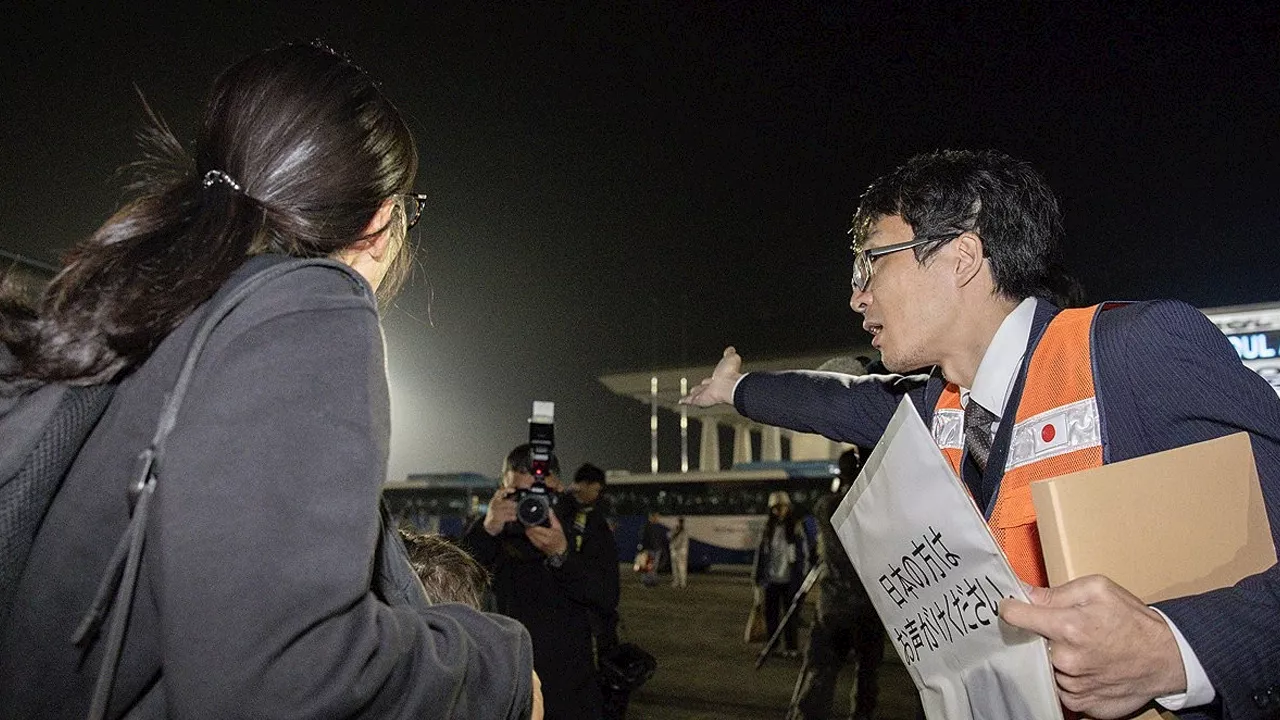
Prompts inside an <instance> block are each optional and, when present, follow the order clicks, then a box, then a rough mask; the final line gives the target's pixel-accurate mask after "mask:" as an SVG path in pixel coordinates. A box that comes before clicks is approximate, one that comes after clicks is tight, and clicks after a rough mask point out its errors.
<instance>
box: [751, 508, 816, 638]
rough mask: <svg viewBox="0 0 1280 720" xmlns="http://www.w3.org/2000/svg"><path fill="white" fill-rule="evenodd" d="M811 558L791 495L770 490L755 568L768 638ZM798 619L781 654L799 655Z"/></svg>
mask: <svg viewBox="0 0 1280 720" xmlns="http://www.w3.org/2000/svg"><path fill="white" fill-rule="evenodd" d="M808 557H809V539H808V537H807V536H806V535H805V532H804V525H803V524H802V523H801V522H800V520H799V519H797V518H795V517H793V516H792V513H791V496H790V495H788V494H787V492H786V491H785V490H775V491H773V492H771V493H769V519H768V520H766V521H765V524H764V531H763V532H762V533H760V542H759V543H758V544H757V545H756V556H755V564H754V568H753V570H752V577H753V578H754V579H755V583H756V587H757V588H759V590H760V592H762V593H763V594H764V622H765V630H766V632H767V633H768V637H773V634H774V633H775V632H777V630H778V625H779V623H780V622H781V619H782V615H783V614H784V613H786V611H787V608H788V607H789V606H790V604H791V600H792V598H794V597H795V595H796V593H797V592H799V591H800V585H801V584H802V583H803V582H804V576H805V561H806V559H807V558H808ZM798 620H799V616H798V615H795V614H793V615H792V616H791V619H790V620H788V621H787V626H786V627H785V628H783V631H782V637H783V643H784V647H783V650H782V652H781V655H782V657H788V658H794V657H799V655H800V652H799V650H798V649H797V645H798V642H797V638H796V628H797V627H798Z"/></svg>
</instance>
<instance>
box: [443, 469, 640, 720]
mask: <svg viewBox="0 0 1280 720" xmlns="http://www.w3.org/2000/svg"><path fill="white" fill-rule="evenodd" d="M547 465H548V470H549V473H548V475H547V476H546V478H545V485H546V487H547V489H548V490H551V491H552V492H553V493H554V494H555V497H556V501H555V504H554V506H553V507H552V510H551V512H550V513H549V514H548V517H547V521H548V523H547V524H546V525H528V526H526V525H524V524H522V523H521V522H520V521H519V520H518V519H517V516H516V500H515V496H516V495H517V493H519V492H521V491H525V490H528V489H530V488H531V487H533V485H534V483H535V479H534V476H533V446H531V445H529V444H524V445H519V446H517V447H516V448H515V449H513V450H512V451H511V452H510V453H508V454H507V457H506V459H505V460H504V461H503V463H502V486H501V487H499V488H498V490H497V491H496V492H495V493H494V494H493V498H492V499H491V500H490V501H489V508H488V511H487V512H486V514H485V516H484V518H482V519H481V520H479V521H477V522H474V523H472V525H471V527H469V528H468V529H467V530H466V532H464V533H463V536H462V546H463V547H464V548H466V550H467V551H468V552H470V553H471V554H472V556H473V557H475V558H476V560H478V561H479V562H480V564H481V565H483V566H484V567H486V568H488V569H489V570H490V571H491V572H492V573H493V595H494V598H495V599H496V601H497V605H498V612H500V613H502V614H503V615H507V616H509V617H512V618H515V619H516V620H519V621H520V623H521V624H522V625H524V626H525V627H526V628H528V629H529V633H530V635H532V636H533V661H534V668H535V669H536V670H537V671H538V675H539V677H540V678H541V679H542V693H543V699H544V702H545V704H546V713H547V717H548V718H554V719H556V720H599V719H600V717H601V716H602V714H603V698H602V695H601V689H600V684H599V676H598V674H597V667H596V656H595V652H594V647H593V645H594V637H595V636H594V635H593V632H592V623H593V617H598V616H606V615H616V614H617V608H618V549H617V546H616V545H615V544H614V541H613V535H612V533H610V532H609V528H608V527H607V526H606V525H605V523H604V521H603V520H602V519H601V518H598V517H593V516H592V515H593V514H592V513H586V512H583V511H582V510H581V508H580V506H579V504H578V501H577V500H576V499H575V497H574V496H573V495H572V494H569V493H564V492H562V491H563V489H564V488H563V484H562V482H561V480H560V461H559V460H558V459H557V458H556V456H555V455H554V454H553V455H551V457H550V459H549V461H548V463H547Z"/></svg>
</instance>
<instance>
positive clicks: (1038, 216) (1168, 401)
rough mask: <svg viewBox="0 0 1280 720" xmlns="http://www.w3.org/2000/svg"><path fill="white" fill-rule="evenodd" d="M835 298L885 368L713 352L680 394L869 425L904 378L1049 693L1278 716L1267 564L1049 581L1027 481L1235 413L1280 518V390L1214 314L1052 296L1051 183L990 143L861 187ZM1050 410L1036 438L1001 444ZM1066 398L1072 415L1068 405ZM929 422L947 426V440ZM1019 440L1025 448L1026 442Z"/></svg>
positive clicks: (1188, 436) (1207, 430)
mask: <svg viewBox="0 0 1280 720" xmlns="http://www.w3.org/2000/svg"><path fill="white" fill-rule="evenodd" d="M850 233H851V235H852V236H853V240H854V252H855V254H854V267H853V295H852V298H851V300H850V305H851V307H852V308H853V309H854V311H856V312H858V313H859V314H861V315H862V316H863V323H862V325H863V328H865V329H866V330H867V331H868V332H870V333H871V335H872V345H873V346H874V347H876V348H877V349H878V350H879V351H880V353H881V360H882V362H883V364H884V365H885V367H887V368H888V369H889V370H891V371H894V372H904V371H908V370H911V369H913V368H930V370H929V371H928V373H927V374H921V375H910V376H903V375H875V376H863V377H851V376H844V375H836V374H830V373H811V372H784V373H757V372H753V373H749V374H745V375H744V374H742V372H741V364H742V361H741V358H739V357H738V355H737V354H736V353H735V352H734V351H733V348H728V349H726V350H725V353H724V357H723V358H722V359H721V360H720V363H719V364H718V365H717V367H716V369H715V372H714V374H713V375H712V377H710V378H708V379H706V380H704V381H703V382H702V383H701V384H700V385H699V386H698V387H697V388H695V389H694V391H693V392H692V393H690V395H689V396H688V397H687V398H685V402H689V403H692V404H696V405H700V406H708V405H713V404H716V403H733V404H734V405H735V406H736V408H737V409H738V411H739V412H740V413H742V414H743V415H745V416H747V417H749V418H752V419H753V420H757V421H759V422H762V423H766V424H769V425H777V426H781V427H786V428H791V429H795V430H801V431H807V432H817V433H820V434H823V435H825V436H827V437H829V438H832V439H835V440H839V441H842V442H848V443H853V444H855V445H862V446H869V445H874V444H875V443H876V442H877V441H878V439H879V437H880V435H881V434H882V432H883V431H884V429H885V427H886V425H887V424H888V422H889V419H890V417H891V416H892V415H893V413H894V411H895V410H896V408H897V406H898V403H899V401H900V400H901V398H902V397H904V396H906V397H909V398H910V399H911V401H912V403H913V404H914V405H915V407H916V409H917V410H918V411H919V412H920V414H921V416H922V417H923V418H924V420H925V422H926V424H929V425H931V426H932V428H933V431H934V432H933V435H934V437H935V438H939V439H943V443H942V444H943V447H942V450H943V453H944V455H946V456H947V458H948V461H949V462H950V463H951V465H952V467H953V468H954V469H955V470H956V471H957V474H959V475H960V477H961V478H962V479H963V480H964V482H965V484H966V485H967V486H968V487H969V490H970V493H971V494H972V496H973V498H974V500H975V501H976V502H977V504H978V506H979V508H981V509H983V511H984V514H985V516H986V518H987V522H988V524H989V525H990V526H991V528H992V531H993V535H994V536H995V537H996V538H997V541H998V542H999V543H1000V545H1001V548H1002V549H1003V550H1004V551H1005V554H1006V555H1007V556H1008V558H1009V560H1010V564H1011V565H1012V566H1013V568H1014V570H1015V571H1016V572H1017V573H1018V575H1019V576H1020V577H1021V578H1022V579H1023V580H1024V581H1026V582H1028V583H1030V584H1032V585H1035V586H1037V587H1036V588H1034V589H1033V590H1032V591H1031V593H1030V594H1031V600H1032V603H1031V604H1025V603H1020V602H1017V601H1013V600H1009V601H1006V602H1004V603H1002V604H1001V607H1000V614H1001V616H1002V618H1003V619H1004V620H1005V621H1006V622H1009V623H1011V624H1013V625H1017V626H1020V627H1025V628H1027V629H1030V630H1032V631H1035V632H1037V633H1039V634H1041V635H1043V636H1045V637H1046V638H1048V639H1049V641H1050V643H1051V646H1052V647H1053V653H1052V659H1053V663H1054V666H1055V671H1056V678H1057V681H1058V688H1059V695H1060V697H1061V699H1062V701H1063V703H1064V704H1065V705H1066V706H1067V707H1068V708H1071V709H1073V710H1078V711H1081V712H1084V713H1085V714H1087V715H1089V716H1090V717H1096V718H1113V717H1119V716H1121V715H1124V714H1127V713H1129V712H1132V711H1133V710H1136V709H1138V708H1140V707H1142V706H1144V705H1146V704H1147V703H1149V702H1150V701H1152V700H1155V701H1157V702H1158V703H1159V704H1161V705H1163V706H1164V707H1166V708H1168V709H1171V710H1176V711H1178V712H1179V714H1180V716H1181V717H1183V718H1208V717H1232V718H1240V717H1250V718H1254V717H1257V718H1260V717H1277V715H1275V714H1266V713H1276V712H1280V643H1276V642H1275V638H1276V637H1280V569H1277V567H1274V566H1273V567H1272V568H1270V569H1269V570H1267V571H1266V572H1264V573H1261V574H1259V575H1256V576H1253V577H1250V578H1247V579H1245V580H1243V581H1241V582H1240V583H1238V584H1237V585H1236V586H1234V587H1231V588H1226V589H1223V590H1219V591H1213V592H1209V593H1204V594H1201V595H1196V596H1189V597H1184V598H1178V599H1175V600H1170V601H1167V602H1161V603H1157V606H1156V608H1154V609H1153V608H1149V607H1147V606H1146V605H1144V604H1142V603H1141V602H1140V601H1139V600H1138V599H1137V598H1136V597H1134V596H1133V595H1132V594H1130V593H1129V592H1127V591H1126V590H1124V589H1123V588H1121V587H1119V586H1118V585H1116V584H1115V583H1113V582H1111V581H1110V580H1108V579H1106V578H1102V577H1098V576H1094V577H1091V578H1082V579H1079V580H1076V581H1073V582H1070V583H1067V584H1064V585H1062V586H1060V587H1057V588H1055V589H1053V590H1052V591H1048V590H1044V589H1043V588H1044V586H1045V585H1047V579H1046V576H1045V571H1044V565H1043V559H1042V557H1041V555H1040V550H1039V543H1038V537H1037V535H1036V529H1035V521H1034V508H1033V507H1032V506H1031V501H1030V493H1029V492H1027V488H1028V485H1029V483H1030V482H1032V481H1035V480H1038V479H1044V478H1048V477H1053V476H1056V475H1060V474H1063V473H1065V472H1070V471H1072V470H1079V469H1084V468H1087V467H1095V466H1098V465H1101V464H1103V463H1110V462H1118V461H1121V460H1125V459H1129V458H1133V457H1137V456H1141V455H1147V454H1150V453H1154V452H1159V451H1162V450H1168V449H1171V448H1174V447H1179V446H1182V445H1187V444H1190V443H1194V442H1200V441H1203V440H1209V439H1212V438H1216V437H1220V436H1223V435H1227V434H1230V433H1233V432H1238V431H1240V430H1246V431H1248V432H1249V433H1250V435H1251V438H1252V441H1253V450H1254V455H1255V457H1256V459H1257V465H1258V474H1259V478H1260V480H1261V482H1262V488H1263V494H1264V496H1265V498H1266V502H1267V507H1268V512H1269V515H1270V517H1271V525H1272V531H1273V533H1276V534H1278V535H1280V398H1277V396H1276V395H1275V393H1274V392H1273V391H1272V390H1271V388H1270V387H1269V386H1268V385H1267V384H1266V382H1265V381H1262V380H1261V378H1259V377H1258V376H1257V375H1255V374H1254V373H1253V372H1251V371H1249V370H1248V369H1247V368H1245V367H1244V366H1243V365H1241V363H1240V362H1239V359H1238V358H1237V356H1236V354H1235V352H1234V351H1233V350H1232V349H1231V346H1230V344H1229V343H1228V342H1227V341H1226V338H1225V337H1224V336H1223V335H1222V333H1221V332H1219V331H1218V330H1217V328H1215V327H1214V326H1213V324H1212V323H1210V322H1209V321H1208V320H1207V319H1206V318H1205V317H1204V316H1203V315H1202V314H1201V313H1199V312H1198V311H1196V310H1195V309H1194V308H1192V307H1190V306H1189V305H1186V304H1183V303H1179V302H1174V301H1156V302H1144V303H1133V304H1120V303H1107V304H1103V305H1099V306H1096V307H1093V308H1081V309H1073V310H1061V309H1060V308H1059V307H1057V306H1056V305H1055V304H1054V303H1053V302H1051V301H1050V300H1049V299H1048V298H1053V297H1055V296H1058V295H1059V291H1060V289H1061V288H1059V287H1058V284H1059V282H1060V280H1061V279H1062V278H1064V277H1065V276H1064V275H1063V274H1062V273H1061V272H1060V270H1059V267H1058V262H1059V253H1060V246H1061V242H1062V238H1063V229H1062V221H1061V215H1060V213H1059V211H1058V205H1057V200H1056V199H1055V198H1054V196H1053V194H1052V193H1051V192H1050V190H1049V188H1048V187H1047V186H1046V185H1045V183H1044V181H1043V180H1042V179H1041V178H1040V176H1039V175H1038V174H1037V173H1036V172H1035V171H1034V170H1032V169H1031V168H1030V166H1028V165H1027V164H1026V163H1023V162H1020V161H1017V160H1014V159H1012V158H1010V157H1008V156H1005V155H1003V154H1000V153H996V152H991V151H987V152H967V151H942V152H936V153H929V154H925V155H919V156H916V157H914V158H912V159H911V160H909V161H908V162H907V163H906V164H905V165H903V166H902V167H900V168H898V169H897V170H895V171H893V172H892V173H890V174H888V175H886V176H885V177H883V178H881V179H879V180H877V181H876V182H875V183H873V184H872V185H871V187H870V188H868V190H867V191H866V193H865V194H864V195H863V197H862V202H861V205H860V206H859V209H858V212H857V214H856V216H855V217H854V223H853V229H852V230H851V231H850ZM1059 413H1060V414H1062V415H1063V417H1075V418H1076V419H1077V420H1078V422H1070V423H1063V427H1062V428H1061V431H1060V433H1059V434H1058V435H1056V436H1048V437H1049V439H1048V440H1045V443H1048V444H1052V445H1053V446H1054V448H1055V450H1054V452H1052V453H1038V452H1034V448H1035V447H1036V443H1034V442H1032V443H1016V444H1015V443H1013V442H1012V438H1013V437H1014V436H1015V435H1018V436H1021V435H1022V434H1025V432H1027V431H1029V430H1033V429H1034V428H1033V427H1032V423H1034V422H1037V418H1040V419H1043V418H1045V417H1046V416H1051V415H1054V414H1059ZM1077 416H1078V417H1077ZM946 438H962V441H960V440H957V441H954V442H948V441H946V440H945V439H946ZM1028 447H1030V448H1032V450H1033V451H1032V452H1027V448H1028Z"/></svg>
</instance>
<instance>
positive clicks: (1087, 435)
mask: <svg viewBox="0 0 1280 720" xmlns="http://www.w3.org/2000/svg"><path fill="white" fill-rule="evenodd" d="M1102 309H1104V306H1102V305H1097V306H1094V307H1091V308H1079V309H1074V310H1063V311H1062V312H1060V313H1058V314H1057V315H1056V316H1055V317H1054V318H1053V320H1051V321H1050V322H1049V326H1048V327H1047V328H1045V331H1044V335H1043V336H1041V338H1040V342H1039V343H1038V344H1037V345H1036V348H1035V350H1034V351H1033V352H1032V354H1031V362H1030V364H1029V365H1028V367H1027V378H1026V381H1025V383H1024V385H1023V391H1022V398H1021V399H1020V400H1019V401H1018V410H1017V413H1016V414H1015V417H1014V426H1013V434H1012V437H1011V439H1010V441H1009V454H1008V457H1007V459H1006V462H1005V470H1004V477H1003V479H1001V481H1000V487H999V489H998V490H997V493H996V502H995V506H994V508H993V509H992V511H991V517H990V518H989V519H988V520H987V524H988V526H990V528H991V534H992V535H994V536H995V539H996V543H997V544H999V545H1000V549H1001V550H1003V551H1004V554H1005V556H1006V557H1008V558H1009V564H1010V565H1011V566H1012V567H1013V570H1014V572H1016V573H1017V574H1018V577H1020V578H1022V579H1023V580H1024V581H1025V582H1029V583H1032V584H1034V585H1038V586H1040V587H1045V586H1047V585H1048V584H1049V579H1048V576H1047V574H1046V572H1045V568H1044V555H1043V553H1042V552H1041V550H1040V536H1039V534H1038V533H1037V531H1036V509H1035V506H1033V505H1032V504H1031V483H1033V482H1035V481H1036V480H1046V479H1048V478H1052V477H1057V476H1058V475H1064V474H1066V473H1070V472H1075V471H1077V470H1084V469H1086V468H1092V467H1098V466H1100V465H1102V426H1101V423H1099V418H1098V403H1097V400H1096V397H1095V396H1096V392H1095V390H1094V382H1093V363H1092V358H1091V340H1092V328H1093V320H1094V318H1095V317H1096V316H1097V314H1098V312H1100V311H1101V310H1102ZM1001 422H1007V418H1002V419H1001ZM932 432H933V439H934V441H935V442H936V443H937V444H938V447H940V448H941V449H942V453H943V455H946V457H947V461H948V462H950V463H951V469H953V470H955V471H956V474H957V475H960V474H961V472H960V462H961V459H962V456H963V454H964V409H963V408H962V407H961V405H960V388H959V387H957V386H956V385H955V384H954V383H948V384H947V386H946V387H945V388H944V389H943V391H942V396H941V397H939V398H938V404H937V407H936V408H935V409H934V411H933V427H932Z"/></svg>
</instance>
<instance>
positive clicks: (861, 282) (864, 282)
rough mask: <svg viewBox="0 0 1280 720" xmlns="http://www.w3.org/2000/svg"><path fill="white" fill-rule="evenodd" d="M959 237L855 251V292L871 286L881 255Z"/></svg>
mask: <svg viewBox="0 0 1280 720" xmlns="http://www.w3.org/2000/svg"><path fill="white" fill-rule="evenodd" d="M957 237H959V235H931V236H929V237H924V238H916V239H915V240H908V241H907V242H902V243H894V244H893V245H885V246H883V247H875V248H863V249H861V250H854V252H853V280H852V283H851V284H852V285H853V291H854V292H866V289H867V286H869V285H870V284H871V271H872V270H873V269H874V267H875V265H874V263H873V261H874V260H875V259H876V258H878V257H880V256H881V255H888V254H890V253H896V252H898V251H899V250H910V249H911V248H914V247H920V246H921V245H927V244H929V243H936V242H946V241H950V240H954V239H956V238H957Z"/></svg>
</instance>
